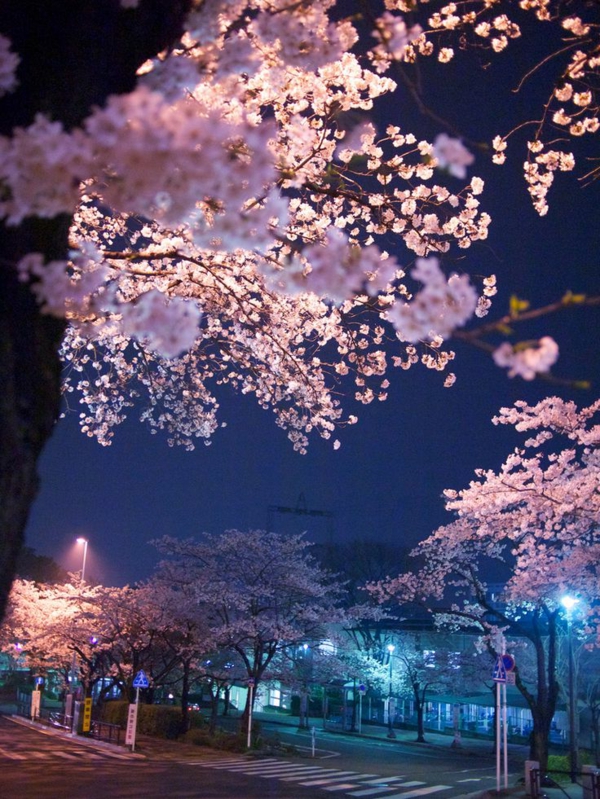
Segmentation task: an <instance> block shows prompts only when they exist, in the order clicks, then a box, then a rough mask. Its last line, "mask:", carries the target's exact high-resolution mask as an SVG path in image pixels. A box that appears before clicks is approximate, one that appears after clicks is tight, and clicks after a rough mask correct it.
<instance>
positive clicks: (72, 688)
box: [65, 538, 88, 732]
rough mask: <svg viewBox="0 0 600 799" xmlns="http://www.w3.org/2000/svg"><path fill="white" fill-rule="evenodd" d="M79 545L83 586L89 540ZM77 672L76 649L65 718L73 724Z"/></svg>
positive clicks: (79, 541) (83, 539)
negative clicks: (80, 546)
mask: <svg viewBox="0 0 600 799" xmlns="http://www.w3.org/2000/svg"><path fill="white" fill-rule="evenodd" d="M77 543H78V544H83V560H82V562H81V577H80V578H79V585H80V586H82V585H83V583H84V581H85V562H86V559H87V548H88V540H87V538H78V539H77ZM76 671H77V655H76V653H75V649H73V660H72V661H71V684H70V686H69V694H68V696H67V698H66V705H65V716H66V717H69V718H70V719H71V722H73V721H74V716H73V709H74V708H73V700H74V697H75V672H76ZM72 731H73V732H75V730H74V729H73V730H72Z"/></svg>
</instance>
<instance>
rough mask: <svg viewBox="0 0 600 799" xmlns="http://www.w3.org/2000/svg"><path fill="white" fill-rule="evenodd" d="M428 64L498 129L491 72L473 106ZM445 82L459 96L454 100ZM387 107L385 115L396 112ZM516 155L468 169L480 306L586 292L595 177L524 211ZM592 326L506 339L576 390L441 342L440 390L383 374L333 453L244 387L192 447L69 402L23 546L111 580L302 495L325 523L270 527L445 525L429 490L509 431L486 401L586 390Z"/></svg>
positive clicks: (145, 571)
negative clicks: (483, 288) (182, 540)
mask: <svg viewBox="0 0 600 799" xmlns="http://www.w3.org/2000/svg"><path fill="white" fill-rule="evenodd" d="M517 60H518V59H517ZM508 63H511V64H512V66H513V67H514V63H515V62H514V59H513V61H512V62H508V61H506V60H505V61H504V62H502V61H500V62H499V66H498V69H497V70H496V72H495V73H493V74H492V78H491V79H492V81H493V80H494V74H495V75H496V76H499V75H502V70H503V69H504V68H505V67H506V66H507V64H508ZM437 74H438V75H439V76H440V78H442V81H441V82H439V83H438V84H433V93H432V98H433V100H436V99H440V98H442V96H443V98H442V99H443V102H445V103H446V108H445V111H447V112H448V115H451V114H452V113H454V112H455V111H456V113H455V117H456V118H457V119H463V120H464V121H465V125H466V126H467V127H468V128H470V130H468V131H466V132H467V133H471V134H472V135H475V134H476V132H479V131H481V132H480V135H479V136H478V138H479V139H481V138H482V137H483V136H484V135H485V136H489V137H491V135H493V134H494V133H496V132H500V131H504V130H506V129H507V128H508V127H509V125H510V122H511V119H510V118H509V117H508V116H507V115H506V114H507V112H506V111H505V108H506V107H505V105H504V104H503V101H502V100H501V98H500V97H499V96H498V97H496V96H495V95H494V92H495V88H494V83H493V82H492V83H491V84H490V86H489V87H488V88H487V89H483V90H482V91H481V92H480V93H479V94H478V95H477V97H478V98H479V100H478V103H473V102H472V99H471V101H470V102H469V98H470V97H471V96H472V79H471V82H469V78H468V76H467V73H466V71H464V70H463V71H462V72H461V71H460V70H458V69H456V68H451V69H450V70H449V71H448V72H447V73H444V72H443V71H438V73H437ZM444 76H446V77H445V78H444ZM450 78H452V80H453V81H454V80H458V84H455V83H450V82H449V81H450ZM457 86H458V88H457ZM459 88H460V89H461V91H463V90H464V93H465V95H464V98H463V99H465V98H466V99H465V103H466V104H465V105H463V106H462V108H463V110H462V111H461V110H460V105H459V102H458V100H459V99H460V98H459ZM490 99H491V100H492V102H491V104H488V105H487V106H486V105H485V103H484V100H490ZM405 100H406V98H405ZM455 101H456V109H455V108H454V104H455ZM479 101H480V102H479ZM525 101H527V98H525V100H518V101H517V102H518V103H520V104H521V105H522V104H523V102H525ZM406 102H408V101H407V100H406ZM407 109H408V105H407ZM401 110H402V109H401ZM396 112H397V108H395V109H394V112H393V113H394V114H395V118H394V119H393V121H398V119H399V118H400V119H402V117H401V115H398V114H397V113H396ZM410 113H412V112H410ZM391 114H392V112H391V111H390V115H391ZM408 114H409V111H408V110H407V115H408ZM461 114H462V116H461ZM414 119H416V117H415V118H414ZM417 124H419V125H421V127H420V130H418V134H419V135H428V136H430V137H431V138H433V137H434V136H435V134H436V133H437V132H440V131H441V130H442V128H440V127H437V128H436V127H435V126H432V125H431V124H429V123H427V122H426V121H425V120H423V119H421V120H417ZM403 127H406V128H408V129H410V127H411V125H410V123H409V124H406V123H405V124H403ZM522 161H523V152H518V150H517V148H516V146H515V148H513V151H512V161H511V162H509V164H508V165H507V166H505V167H503V168H500V167H494V166H491V165H489V164H486V163H485V162H484V161H483V160H482V159H478V161H477V163H476V166H475V167H474V168H473V170H472V172H471V174H478V175H481V176H483V177H484V178H485V179H486V192H485V193H484V195H483V198H482V203H483V205H484V207H485V208H486V209H489V210H490V212H491V214H492V217H493V220H494V221H493V225H492V230H491V236H490V239H489V241H488V242H487V243H485V244H483V245H481V246H478V247H477V248H475V249H473V251H471V252H469V254H468V257H469V264H470V271H471V272H477V273H479V274H481V275H487V274H490V273H492V272H494V273H496V274H497V276H498V280H499V282H500V288H501V291H500V295H499V297H498V298H497V299H496V301H495V305H494V308H493V309H492V316H494V315H498V314H500V313H503V312H505V311H506V308H507V301H508V297H509V295H510V293H511V292H515V293H516V294H518V295H519V296H523V297H526V298H528V299H530V300H531V301H532V302H533V303H534V304H536V305H537V304H541V303H545V302H550V301H553V300H556V299H558V298H559V297H560V296H561V295H562V294H563V293H564V292H565V291H566V290H567V289H572V290H573V291H582V292H587V293H600V285H599V280H598V265H597V264H598V252H599V251H600V224H599V220H598V208H599V199H600V187H599V186H598V185H597V184H594V185H593V186H591V187H590V188H588V189H580V188H579V187H578V186H577V184H576V180H575V178H573V177H571V176H569V177H563V176H561V177H560V178H559V179H558V181H557V186H556V187H555V189H553V191H552V193H551V195H550V206H551V207H550V212H549V214H548V216H547V217H546V218H544V219H540V218H539V217H538V216H537V215H536V214H535V212H534V211H533V209H532V208H531V205H530V203H529V200H528V198H527V195H526V191H525V187H524V184H523V181H522V178H521V168H520V164H521V162H522ZM450 180H452V179H450ZM458 185H459V184H456V186H455V188H458ZM403 260H405V259H403V258H402V256H401V261H403ZM598 330H599V325H598V311H594V310H579V311H570V312H563V313H562V314H561V315H560V316H557V317H554V318H549V319H547V320H546V321H542V322H541V323H539V324H538V325H536V326H532V327H531V328H530V329H529V330H523V331H522V338H526V337H527V336H528V335H532V336H539V335H543V334H544V333H549V334H550V335H554V337H555V338H556V340H557V341H558V342H559V344H560V346H561V350H562V353H563V354H562V356H561V359H560V361H559V364H558V365H557V367H556V369H555V370H554V371H555V373H556V374H557V375H558V374H560V375H562V376H565V377H573V378H588V379H595V380H596V384H595V386H594V388H593V389H592V390H591V391H589V392H579V393H575V392H574V391H573V390H571V389H557V388H556V387H553V386H549V385H548V384H545V383H542V382H535V383H525V382H523V381H522V380H520V379H514V380H510V379H508V378H507V377H506V376H505V374H504V373H503V372H502V371H500V370H499V369H498V368H497V367H495V366H494V365H493V364H492V363H491V361H490V360H489V358H488V357H487V356H485V355H484V354H482V353H479V352H476V351H474V350H469V349H465V348H464V347H462V346H459V345H457V346H456V350H457V360H456V362H455V364H454V366H453V371H454V372H455V373H456V374H457V383H456V385H455V386H454V387H453V388H451V389H444V388H443V385H442V384H443V378H442V377H441V376H440V375H439V374H437V373H431V372H429V371H427V370H425V369H424V368H414V369H412V370H410V371H409V372H402V371H400V370H395V371H394V372H393V373H392V379H391V380H392V386H391V389H390V391H389V399H388V401H387V402H385V403H376V404H373V405H371V406H367V407H361V408H359V410H358V414H359V423H358V424H357V425H356V426H354V427H351V428H348V429H347V430H345V431H342V433H341V434H340V435H338V438H339V439H340V440H341V442H342V446H341V449H340V450H338V451H333V449H332V447H331V444H329V443H327V442H323V441H321V440H316V439H315V440H313V442H312V444H311V446H310V448H309V453H308V455H306V456H301V455H298V454H296V453H294V452H293V450H292V447H291V445H290V444H289V442H288V440H287V438H286V436H285V434H284V433H283V432H282V431H281V430H279V429H278V428H277V427H276V426H275V424H274V421H273V417H272V414H270V413H269V412H266V411H262V410H260V409H259V408H257V407H256V405H255V404H254V403H253V401H252V399H251V398H249V397H241V396H236V395H231V394H227V395H225V396H223V397H222V401H221V406H222V417H221V418H222V420H223V421H226V422H227V427H226V428H224V429H221V430H220V431H219V432H218V433H217V434H216V436H215V438H214V441H213V444H212V446H210V447H208V448H207V447H204V446H200V448H199V449H197V450H196V451H195V452H193V453H188V452H184V451H181V450H179V449H170V448H169V447H168V446H167V444H166V442H165V441H164V440H162V439H161V438H160V437H159V436H151V435H150V434H149V433H148V431H147V430H146V429H145V428H143V427H142V426H141V425H139V424H138V423H137V422H136V421H135V420H134V419H132V420H130V421H129V422H128V423H127V424H126V425H124V426H122V429H120V430H118V431H117V434H116V436H115V442H114V444H113V446H112V447H109V448H102V447H100V446H99V445H98V444H96V443H95V441H93V440H91V439H88V438H86V437H84V436H83V435H82V434H81V433H79V431H78V425H77V413H76V412H75V413H73V414H72V415H71V416H70V417H68V418H67V419H65V420H62V421H61V422H60V423H59V425H58V426H57V429H56V432H55V435H54V437H53V438H52V440H51V441H50V443H49V445H48V447H47V449H46V451H45V453H44V455H43V457H42V461H41V469H40V471H41V479H42V487H41V491H40V494H39V497H38V500H37V502H36V504H35V506H34V509H33V513H32V515H31V519H30V522H29V525H28V532H27V543H28V544H29V545H30V546H32V547H34V548H35V549H36V550H37V551H38V552H39V553H41V554H49V555H52V556H54V557H55V558H57V559H58V560H59V561H60V562H61V563H62V564H63V565H64V566H66V567H67V568H73V569H76V568H80V566H81V550H79V551H76V550H75V549H74V547H73V542H74V539H75V538H76V537H77V536H78V535H84V536H86V537H87V538H88V539H89V542H90V544H89V551H88V557H89V560H88V574H89V576H90V577H95V578H96V579H98V580H100V581H102V582H104V583H107V584H122V583H124V582H126V581H129V582H132V581H135V580H138V579H142V578H144V577H147V576H149V575H150V573H151V571H152V569H153V567H154V565H155V563H156V561H157V555H156V551H155V550H154V548H153V547H151V546H149V544H148V541H149V540H150V539H152V538H155V537H158V536H161V535H164V534H169V535H174V536H182V537H186V536H194V535H198V534H200V533H202V532H203V531H209V532H213V533H217V532H219V531H222V530H224V529H228V528H231V527H237V528H239V529H244V528H250V527H252V528H264V527H265V526H266V524H267V519H268V506H269V505H283V506H287V507H295V506H296V505H297V504H298V501H299V497H300V495H303V497H304V499H305V503H306V507H308V508H310V509H315V510H319V511H324V512H326V513H328V514H332V518H331V521H330V522H329V521H328V520H327V519H325V518H323V517H312V518H307V517H302V516H292V515H285V516H284V515H277V514H276V515H273V516H272V517H271V520H272V521H273V522H274V527H275V529H278V530H281V531H289V532H292V531H293V532H296V531H301V530H304V529H306V530H307V532H308V537H309V538H313V539H315V540H320V541H323V540H327V539H329V538H330V537H331V538H332V539H333V540H334V541H343V540H350V539H354V538H368V539H372V540H378V539H379V540H384V541H397V542H399V543H402V544H407V545H412V544H414V543H415V542H417V541H418V540H419V539H421V538H423V537H425V536H426V535H427V534H428V533H430V532H431V531H432V530H433V529H434V528H435V527H436V526H437V525H439V524H441V523H445V522H446V521H449V516H448V515H447V514H446V513H445V511H444V509H443V503H442V500H441V498H440V495H441V492H442V490H443V489H444V488H446V487H453V488H460V487H462V486H463V485H465V484H466V483H467V482H468V480H469V479H470V478H471V476H472V474H473V470H474V469H475V468H477V467H491V468H496V467H498V466H499V465H500V463H501V462H502V460H503V459H504V457H505V456H506V455H507V454H508V452H509V451H510V449H511V448H512V446H513V445H514V443H515V440H516V439H515V437H514V434H513V433H512V431H510V430H508V429H506V428H501V427H500V428H499V427H495V426H493V425H492V424H491V421H490V420H491V417H492V416H493V415H494V413H496V412H497V410H498V409H499V408H500V407H501V406H503V405H510V404H512V403H513V402H514V401H515V400H517V399H527V400H530V401H536V400H538V399H541V398H543V397H544V396H547V395H549V394H559V395H561V396H566V397H572V398H574V399H576V401H578V403H579V404H582V405H583V404H589V403H591V402H592V401H593V400H594V399H595V398H596V397H597V395H598V394H597V392H598V378H600V358H599V351H598ZM240 556H241V557H243V553H240Z"/></svg>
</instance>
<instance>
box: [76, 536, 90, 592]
mask: <svg viewBox="0 0 600 799" xmlns="http://www.w3.org/2000/svg"><path fill="white" fill-rule="evenodd" d="M77 543H78V544H83V563H82V564H81V582H82V583H83V582H84V580H85V561H86V558H87V548H88V540H87V538H78V539H77Z"/></svg>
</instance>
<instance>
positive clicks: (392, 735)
mask: <svg viewBox="0 0 600 799" xmlns="http://www.w3.org/2000/svg"><path fill="white" fill-rule="evenodd" d="M395 648H396V647H395V646H394V644H388V647H387V650H388V652H389V656H390V681H389V689H388V734H387V737H388V738H395V737H396V733H395V732H394V719H393V713H392V673H393V672H392V668H393V667H392V655H393V653H394V649H395Z"/></svg>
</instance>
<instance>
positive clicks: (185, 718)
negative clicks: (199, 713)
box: [180, 660, 191, 735]
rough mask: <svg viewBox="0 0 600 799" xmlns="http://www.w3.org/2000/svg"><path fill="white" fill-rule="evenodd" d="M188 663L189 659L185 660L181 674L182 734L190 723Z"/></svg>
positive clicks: (189, 670) (189, 669) (189, 671)
mask: <svg viewBox="0 0 600 799" xmlns="http://www.w3.org/2000/svg"><path fill="white" fill-rule="evenodd" d="M190 673H191V668H190V663H189V661H187V660H186V661H185V662H184V664H183V675H182V678H181V729H180V732H181V734H182V735H183V734H184V733H186V732H187V731H188V727H189V724H190V712H189V707H188V706H189V703H190Z"/></svg>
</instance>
